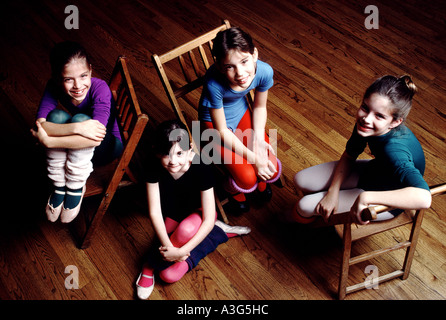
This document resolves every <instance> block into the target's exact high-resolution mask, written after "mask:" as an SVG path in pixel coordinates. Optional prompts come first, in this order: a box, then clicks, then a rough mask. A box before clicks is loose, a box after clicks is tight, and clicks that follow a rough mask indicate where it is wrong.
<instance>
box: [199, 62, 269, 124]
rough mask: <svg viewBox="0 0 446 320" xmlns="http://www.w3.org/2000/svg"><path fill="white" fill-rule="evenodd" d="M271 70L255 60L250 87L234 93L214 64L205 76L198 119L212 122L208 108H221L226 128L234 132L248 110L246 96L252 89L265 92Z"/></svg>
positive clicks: (267, 65) (264, 63)
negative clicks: (254, 70) (253, 74)
mask: <svg viewBox="0 0 446 320" xmlns="http://www.w3.org/2000/svg"><path fill="white" fill-rule="evenodd" d="M273 74H274V72H273V69H272V68H271V66H270V65H269V64H267V63H266V62H263V61H260V60H257V69H256V74H255V77H254V79H253V81H252V83H251V85H250V86H249V87H248V88H247V89H246V90H243V91H235V90H233V89H231V87H230V86H229V83H228V80H227V79H226V77H225V76H224V75H223V74H222V73H221V72H220V71H219V70H218V69H217V67H216V66H215V64H214V65H213V66H211V67H210V68H209V70H208V71H207V73H206V76H205V84H204V86H203V93H202V95H201V99H200V106H199V110H198V112H199V118H200V120H201V121H208V122H210V121H212V119H211V115H210V112H209V109H210V108H213V109H220V108H223V109H224V112H225V117H226V125H227V127H228V128H229V129H230V130H232V131H235V129H236V128H237V126H238V124H239V122H240V120H241V119H242V117H243V115H244V114H245V112H246V110H247V109H248V101H247V99H246V95H247V94H248V93H249V91H251V90H252V89H256V91H259V92H265V91H267V90H268V89H270V88H271V87H272V86H273V84H274V80H273Z"/></svg>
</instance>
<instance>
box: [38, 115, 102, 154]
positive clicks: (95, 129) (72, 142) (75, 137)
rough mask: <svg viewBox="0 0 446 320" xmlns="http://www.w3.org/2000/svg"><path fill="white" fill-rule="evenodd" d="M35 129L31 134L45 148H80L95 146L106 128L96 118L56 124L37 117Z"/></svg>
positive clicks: (99, 141)
mask: <svg viewBox="0 0 446 320" xmlns="http://www.w3.org/2000/svg"><path fill="white" fill-rule="evenodd" d="M36 126H37V131H36V130H31V132H32V134H33V135H34V136H35V137H36V138H38V139H39V141H40V143H41V144H42V145H44V146H45V147H47V148H66V149H81V148H88V147H97V146H99V145H100V144H101V142H102V139H104V137H105V133H106V129H105V127H104V125H103V124H101V123H100V122H99V121H97V120H87V121H84V122H77V123H67V124H57V123H52V122H48V121H46V120H45V119H44V118H40V119H37V121H36Z"/></svg>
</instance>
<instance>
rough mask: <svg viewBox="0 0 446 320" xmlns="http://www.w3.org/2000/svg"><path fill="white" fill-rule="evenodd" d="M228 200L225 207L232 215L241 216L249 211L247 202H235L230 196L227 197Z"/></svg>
mask: <svg viewBox="0 0 446 320" xmlns="http://www.w3.org/2000/svg"><path fill="white" fill-rule="evenodd" d="M228 200H229V202H228V204H227V206H228V207H229V210H230V212H231V213H232V214H233V215H241V214H243V213H245V212H248V211H249V209H250V206H249V202H248V201H247V200H245V201H237V200H235V199H234V198H233V197H232V196H231V195H230V196H229V197H228Z"/></svg>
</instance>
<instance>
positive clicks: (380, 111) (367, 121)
mask: <svg viewBox="0 0 446 320" xmlns="http://www.w3.org/2000/svg"><path fill="white" fill-rule="evenodd" d="M402 121H403V120H402V119H397V120H395V119H394V118H393V115H392V112H391V106H390V100H389V99H388V98H386V97H383V96H381V95H379V94H377V93H373V94H371V95H370V97H368V98H366V99H364V101H363V104H362V106H361V107H360V108H359V109H358V112H357V113H356V125H357V131H358V134H359V135H360V136H363V137H371V136H380V135H383V134H386V133H388V132H389V131H390V130H391V129H393V128H396V127H397V126H399V125H400V124H401V122H402Z"/></svg>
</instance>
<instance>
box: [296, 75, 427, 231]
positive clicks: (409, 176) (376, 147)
mask: <svg viewBox="0 0 446 320" xmlns="http://www.w3.org/2000/svg"><path fill="white" fill-rule="evenodd" d="M415 92H416V86H415V84H414V83H413V82H412V80H411V78H410V77H409V76H407V75H406V76H402V77H400V78H396V77H394V76H384V77H382V78H379V79H377V80H376V81H375V82H374V83H373V84H372V85H371V86H370V87H369V88H368V89H367V90H366V92H365V94H364V99H363V103H362V105H361V107H360V108H359V109H358V111H357V114H356V124H355V127H354V130H353V133H352V136H351V137H350V139H349V140H348V142H347V146H346V149H345V151H344V153H343V154H342V156H341V159H340V160H339V161H335V162H330V163H324V164H320V165H317V166H314V167H310V168H307V169H304V170H302V171H300V172H298V173H297V174H296V175H295V178H294V182H295V185H296V187H297V188H298V189H300V190H301V191H302V192H303V193H304V194H307V195H305V196H304V197H303V198H302V199H301V200H300V201H299V202H298V203H297V204H296V206H295V208H294V210H293V217H294V220H296V221H298V222H303V223H308V222H311V221H313V220H314V218H315V216H317V215H321V216H322V217H323V218H324V219H325V220H327V219H328V217H329V216H330V215H331V214H336V213H338V212H348V211H350V213H351V214H352V215H353V217H354V219H355V221H356V222H357V223H361V224H366V223H368V221H362V219H361V212H362V210H363V209H365V208H366V207H368V206H369V205H373V204H381V205H385V206H389V207H394V208H399V209H425V208H429V207H430V204H431V194H430V190H429V187H428V185H427V183H426V182H425V181H424V179H423V174H424V168H425V158H424V153H423V149H422V148H421V145H420V143H419V142H418V140H417V138H416V137H415V136H414V134H413V133H412V131H411V130H410V129H409V128H407V127H406V126H405V125H404V124H403V122H404V120H405V119H406V117H407V115H408V114H409V111H410V108H411V106H412V98H413V95H414V94H415ZM367 144H368V145H369V148H370V151H371V152H372V154H373V155H374V157H375V159H373V160H356V159H357V157H358V156H359V155H360V154H361V153H362V152H363V151H364V149H365V147H366V146H367ZM394 215H395V212H394V211H391V212H385V213H381V214H379V215H378V219H379V220H385V219H391V218H393V217H394Z"/></svg>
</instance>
